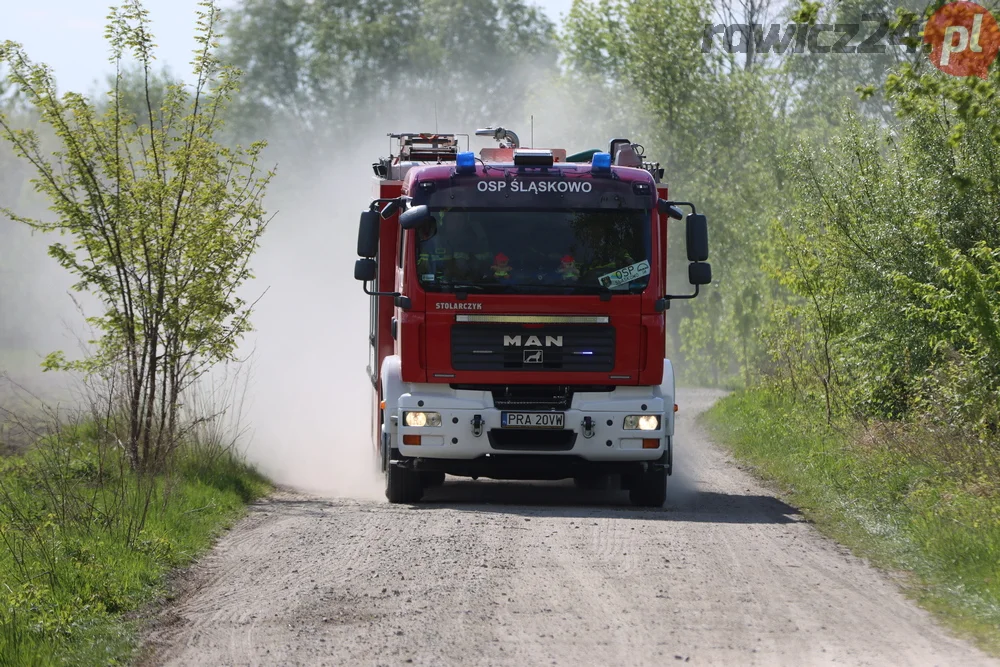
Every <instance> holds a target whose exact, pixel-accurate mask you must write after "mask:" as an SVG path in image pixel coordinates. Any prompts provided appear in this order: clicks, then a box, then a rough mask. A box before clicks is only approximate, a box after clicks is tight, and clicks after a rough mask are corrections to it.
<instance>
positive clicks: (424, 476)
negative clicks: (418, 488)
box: [420, 472, 444, 489]
mask: <svg viewBox="0 0 1000 667" xmlns="http://www.w3.org/2000/svg"><path fill="white" fill-rule="evenodd" d="M420 481H421V482H422V483H423V485H424V488H425V489H431V488H434V487H435V486H441V485H442V484H444V473H443V472H422V473H420Z"/></svg>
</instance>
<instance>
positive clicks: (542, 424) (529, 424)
mask: <svg viewBox="0 0 1000 667" xmlns="http://www.w3.org/2000/svg"><path fill="white" fill-rule="evenodd" d="M565 421H566V419H565V415H563V413H561V412H502V413H500V425H501V426H502V427H503V428H562V427H563V424H565Z"/></svg>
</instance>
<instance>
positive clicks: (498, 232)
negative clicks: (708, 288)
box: [355, 128, 711, 506]
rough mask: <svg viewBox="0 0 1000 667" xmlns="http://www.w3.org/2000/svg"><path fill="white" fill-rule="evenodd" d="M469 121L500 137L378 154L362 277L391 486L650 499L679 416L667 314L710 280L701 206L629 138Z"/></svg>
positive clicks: (376, 433)
mask: <svg viewBox="0 0 1000 667" xmlns="http://www.w3.org/2000/svg"><path fill="white" fill-rule="evenodd" d="M477 134H485V135H492V136H493V137H494V138H495V139H496V140H497V141H498V143H499V146H498V147H496V148H487V149H484V150H483V151H482V152H481V153H480V154H479V155H476V154H475V153H473V152H471V151H468V150H466V151H462V150H460V142H461V138H462V136H463V135H452V134H393V135H390V138H391V139H392V140H394V141H396V142H397V146H398V149H397V152H396V154H395V155H390V156H389V157H388V158H382V159H380V160H379V161H378V162H376V163H375V164H374V165H373V168H374V171H375V186H374V195H375V196H374V198H373V200H372V203H371V206H370V207H369V210H367V211H365V212H364V213H362V215H361V223H360V227H359V234H358V255H359V257H360V259H359V260H358V261H357V263H356V265H355V278H357V279H358V280H360V281H362V282H363V284H364V290H365V292H366V294H368V295H369V297H370V299H371V302H370V303H371V308H370V326H369V358H368V376H369V381H370V382H371V386H372V436H373V437H372V447H373V450H374V452H375V455H376V458H377V460H378V461H379V464H380V466H381V468H382V470H383V472H384V473H385V478H386V496H387V498H388V499H389V501H390V502H416V501H418V500H420V498H421V497H422V496H423V493H424V489H426V488H427V487H429V486H433V485H436V484H440V483H441V482H442V481H443V480H444V476H445V474H450V475H459V476H467V477H473V478H478V477H491V478H497V479H563V478H573V479H575V480H576V481H577V483H578V484H580V485H584V486H596V485H600V484H602V483H603V482H604V480H606V479H609V478H610V477H611V476H617V478H619V479H620V480H621V484H622V486H623V488H627V489H628V490H629V492H630V498H631V500H632V502H633V503H634V504H636V505H639V506H660V505H662V504H663V502H664V499H665V494H666V488H667V477H668V476H669V475H670V474H671V472H672V452H673V432H674V431H673V425H674V411H675V409H676V406H675V403H674V396H675V391H674V377H673V367H672V366H671V363H670V361H669V360H667V359H665V358H664V356H665V337H666V336H665V333H666V330H665V316H666V311H667V310H668V309H669V306H670V303H671V301H672V300H674V299H682V298H692V297H694V296H697V294H698V289H699V286H700V285H703V284H707V283H709V282H710V281H711V267H710V266H709V265H708V264H707V263H705V260H706V259H707V258H708V238H707V224H706V221H705V217H704V216H703V215H699V214H698V213H697V212H696V210H695V208H694V206H693V205H692V204H690V203H687V202H672V201H670V200H669V199H668V192H667V188H666V186H664V185H662V184H661V183H660V179H661V177H662V173H663V172H662V169H660V168H659V165H658V164H656V163H651V162H648V161H646V159H645V157H644V156H643V155H642V147H641V146H638V145H636V144H633V143H632V142H630V141H629V140H627V139H614V140H612V141H611V142H610V145H609V151H608V152H603V151H599V150H589V151H584V152H582V153H577V154H575V155H567V152H566V150H564V149H522V148H521V147H520V145H519V140H518V138H517V136H516V134H514V133H513V132H510V131H509V130H505V129H503V128H487V129H485V130H479V131H477ZM467 140H468V138H467V137H466V141H467ZM683 208H687V209H689V210H690V213H689V214H687V215H686V216H685V214H684V213H683V211H682V209H683ZM685 217H686V227H687V229H686V231H687V234H686V237H687V238H686V241H687V252H688V260H689V261H690V266H689V272H688V273H689V279H690V282H691V283H692V284H693V286H694V292H693V293H690V294H682V295H668V294H667V285H666V267H667V223H668V221H669V220H671V219H675V220H680V219H684V218H685Z"/></svg>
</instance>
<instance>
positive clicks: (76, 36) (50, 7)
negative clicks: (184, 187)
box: [0, 0, 573, 93]
mask: <svg viewBox="0 0 1000 667" xmlns="http://www.w3.org/2000/svg"><path fill="white" fill-rule="evenodd" d="M112 4H115V3H114V2H113V0H30V1H27V2H24V1H21V2H19V1H18V0H0V8H2V11H0V16H2V17H3V20H2V23H0V42H2V41H5V40H8V39H10V40H14V41H15V42H20V43H21V44H22V45H23V46H24V48H25V50H26V51H27V53H28V56H29V57H30V58H31V59H32V60H34V61H35V62H44V63H46V64H48V65H50V66H51V67H52V68H53V69H54V70H55V75H56V81H57V83H58V86H59V89H60V90H62V91H66V90H73V91H77V92H84V93H87V92H93V91H94V90H95V89H103V88H104V85H103V83H104V81H105V78H106V76H107V74H108V73H109V72H110V71H111V65H110V63H109V62H108V49H107V44H106V42H105V41H104V25H105V19H106V17H107V15H108V8H109V6H110V5H112ZM143 4H144V5H145V7H146V8H147V9H148V10H149V13H150V17H151V19H152V22H153V25H152V30H153V35H154V36H155V38H156V44H157V46H158V47H159V48H158V49H157V60H159V61H160V62H161V63H165V64H166V65H168V66H169V68H170V70H171V71H172V72H173V73H174V74H175V75H184V74H186V73H187V71H188V69H189V65H188V63H189V62H190V60H191V53H192V51H193V50H194V47H195V44H194V40H193V39H192V35H193V33H194V26H195V9H196V8H197V5H198V3H197V0H144V1H143ZM220 4H221V6H222V7H223V8H225V7H227V6H228V7H231V6H233V5H235V4H236V2H235V0H220ZM536 4H538V5H541V6H542V8H543V9H545V11H546V13H547V14H548V15H549V16H550V17H551V18H552V20H553V21H557V22H558V20H559V17H560V15H562V14H565V13H566V12H568V11H569V8H570V5H572V4H573V0H536ZM98 84H100V85H98Z"/></svg>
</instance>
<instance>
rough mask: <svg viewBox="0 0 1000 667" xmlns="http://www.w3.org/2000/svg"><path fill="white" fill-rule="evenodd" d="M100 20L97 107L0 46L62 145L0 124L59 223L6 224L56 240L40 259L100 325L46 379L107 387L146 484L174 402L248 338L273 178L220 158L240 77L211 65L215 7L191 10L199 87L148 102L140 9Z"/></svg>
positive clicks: (14, 79) (174, 437) (149, 51)
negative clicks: (247, 297)
mask: <svg viewBox="0 0 1000 667" xmlns="http://www.w3.org/2000/svg"><path fill="white" fill-rule="evenodd" d="M108 20H109V23H108V27H107V30H106V36H107V39H108V41H109V43H110V46H111V50H112V58H111V60H112V62H113V63H114V65H115V71H116V75H115V79H114V87H113V88H112V90H111V91H110V92H109V93H108V98H107V102H106V103H104V104H101V105H100V107H99V106H98V105H97V104H96V103H95V102H93V101H92V100H89V99H87V98H86V97H85V96H83V95H80V94H77V93H67V94H65V95H63V96H62V97H59V96H58V94H57V92H56V87H55V81H54V79H53V76H52V72H51V71H50V70H49V68H48V67H46V66H45V65H37V64H34V63H32V62H31V61H30V60H29V59H28V56H27V55H26V54H25V53H24V51H23V49H22V48H21V47H20V45H18V44H16V43H13V42H6V43H5V44H4V45H3V46H2V49H0V62H3V63H4V64H5V65H6V66H7V67H8V69H9V75H8V76H9V80H10V81H11V83H13V84H14V85H15V86H17V88H18V89H19V91H20V92H21V94H22V95H23V96H24V99H25V100H26V102H27V103H28V104H29V105H30V106H31V107H33V108H34V109H35V110H36V111H37V113H38V114H39V116H40V118H41V121H42V122H43V123H44V124H45V125H47V126H48V127H49V128H51V130H52V132H53V133H54V134H55V136H56V138H57V139H58V142H59V143H60V144H61V146H60V149H59V150H58V151H56V152H53V153H52V154H51V155H46V154H45V152H44V150H43V148H42V145H41V142H40V139H39V136H38V134H37V133H36V132H35V131H34V130H31V129H18V128H17V127H15V126H14V125H13V124H12V122H11V121H10V120H9V119H8V118H7V117H6V116H0V133H2V135H3V136H4V137H5V138H6V139H7V141H8V142H9V143H10V144H11V146H12V147H13V149H14V151H15V153H16V154H18V155H19V156H20V157H21V158H23V159H24V160H26V161H27V162H28V163H30V165H31V166H32V167H33V169H34V171H35V173H36V177H35V179H34V180H33V183H34V187H35V189H36V190H37V191H38V192H39V193H41V194H42V195H44V196H45V197H47V198H48V200H49V201H50V203H51V207H50V210H51V211H52V212H53V213H54V214H55V221H51V222H46V221H42V220H38V219H34V218H28V217H24V216H21V215H18V214H17V213H16V212H13V211H9V210H5V212H6V213H7V215H9V216H10V217H11V218H12V219H14V220H17V221H19V222H22V223H24V224H26V225H29V226H31V227H32V228H34V229H39V230H43V231H47V232H58V233H59V234H60V235H63V236H66V237H67V241H66V242H56V243H53V244H52V245H51V246H50V248H49V253H50V255H51V256H52V257H54V258H55V259H56V260H57V261H58V262H59V264H60V265H61V266H62V267H64V268H65V269H67V270H68V271H70V272H71V273H72V274H73V275H74V276H75V277H76V279H77V282H76V284H75V286H74V288H75V289H76V290H78V291H90V292H92V293H93V294H94V295H95V296H96V297H97V298H98V299H99V301H100V303H101V304H102V308H103V312H101V313H100V314H99V315H96V316H93V317H90V318H88V322H89V323H90V324H91V326H92V327H93V328H94V329H95V330H96V331H97V332H98V335H99V337H98V339H97V340H96V341H93V342H94V344H95V346H96V349H95V353H94V355H93V356H92V357H91V358H90V359H87V360H85V361H82V362H67V361H66V359H65V357H64V356H63V355H62V354H61V353H53V354H52V355H51V356H50V357H49V359H48V360H47V366H48V367H49V368H67V367H71V368H79V369H82V370H84V371H86V372H88V373H99V374H101V375H102V376H105V377H110V378H112V379H113V381H114V382H115V387H116V395H120V396H121V397H122V400H121V404H120V405H115V406H113V408H114V409H113V411H112V412H113V413H114V414H115V415H120V416H121V419H120V421H119V420H114V421H113V423H112V424H111V428H112V430H113V431H114V435H116V436H117V437H118V438H119V439H120V440H121V441H122V442H123V444H124V446H125V449H126V451H127V453H128V455H129V457H130V459H131V462H132V464H133V465H134V466H135V467H136V468H137V469H139V470H143V471H149V470H153V469H155V468H157V467H158V466H160V465H162V463H163V462H164V461H165V460H166V458H167V457H168V455H169V454H170V452H171V451H172V450H173V448H174V447H175V446H176V444H177V442H178V437H179V435H180V432H181V426H180V425H179V424H178V414H179V413H178V409H179V406H180V398H181V395H182V393H183V392H184V390H185V389H186V388H187V387H188V386H190V384H191V383H192V382H193V381H194V380H195V379H196V378H197V377H199V376H200V375H201V374H202V373H204V372H205V371H206V369H207V368H208V367H209V366H210V365H211V364H213V363H214V362H218V361H220V360H225V359H230V358H232V356H233V354H234V351H235V349H236V345H237V343H238V341H239V340H240V338H241V336H243V334H244V333H246V332H247V331H248V329H249V327H250V320H249V316H250V313H251V310H252V304H248V303H247V302H245V301H244V300H243V299H242V298H241V297H240V296H238V291H239V288H240V286H241V285H242V284H243V283H244V282H245V281H246V280H247V279H249V278H250V277H251V274H250V269H249V262H250V258H251V257H252V256H253V254H254V251H255V250H256V248H257V245H258V242H259V239H260V236H261V234H262V233H263V232H264V229H265V227H266V223H267V218H266V216H265V212H264V210H263V208H262V206H261V198H262V196H263V193H264V189H265V187H266V185H267V183H268V181H269V180H270V178H271V176H272V172H270V171H267V172H262V170H261V168H260V167H259V166H258V158H259V155H260V152H261V150H262V149H263V143H254V144H252V145H250V146H249V147H248V148H239V147H237V148H229V147H226V146H223V145H220V143H218V142H217V141H216V140H215V136H216V134H217V133H218V132H219V131H220V129H221V127H222V119H223V115H224V112H225V109H226V106H227V104H228V103H229V102H230V100H231V99H232V97H233V95H234V94H235V93H236V91H237V85H238V72H237V70H235V69H233V68H232V67H227V66H223V65H222V64H221V63H220V61H219V59H218V58H217V57H216V55H215V51H216V48H217V42H218V38H219V33H218V22H219V9H218V7H217V6H216V5H215V3H214V1H212V0H206V1H205V2H202V3H201V10H200V11H199V13H198V32H197V36H196V38H197V44H198V49H197V51H196V55H195V58H194V61H193V65H194V75H195V77H196V83H195V84H194V86H193V87H192V88H190V89H188V88H187V87H185V86H182V85H180V84H177V83H170V84H168V85H167V86H166V91H165V94H164V95H163V98H162V102H161V103H159V104H154V102H153V99H154V92H155V85H156V79H155V77H154V76H153V74H152V63H153V35H152V34H151V33H150V31H149V19H148V16H147V12H146V10H145V9H144V8H143V6H142V4H141V2H140V1H139V0H129V2H127V3H126V4H125V5H123V6H122V7H118V8H114V9H112V11H111V13H110V15H109V17H108ZM129 56H131V57H133V58H135V59H136V60H137V61H138V62H139V64H140V68H141V71H142V74H143V87H142V91H143V100H142V102H143V113H142V114H141V116H140V115H136V114H135V113H134V112H133V111H131V110H130V108H129V106H128V104H127V103H128V102H129V101H130V100H129V95H128V94H127V93H126V86H125V85H124V84H125V78H126V73H125V71H124V69H123V60H124V58H126V57H129ZM132 101H133V102H134V100H132ZM102 108H103V111H101V110H100V109H102Z"/></svg>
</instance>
